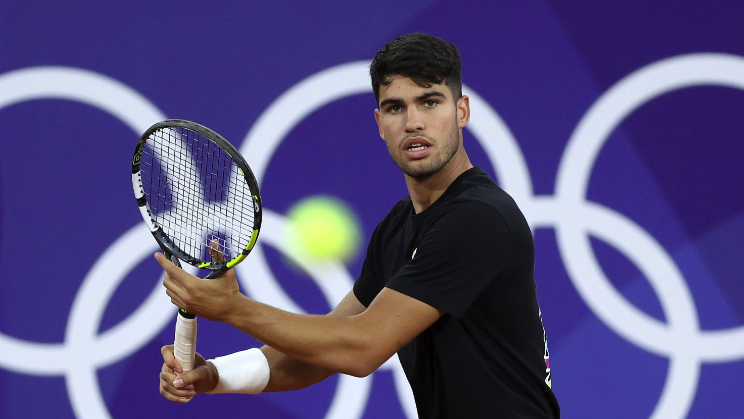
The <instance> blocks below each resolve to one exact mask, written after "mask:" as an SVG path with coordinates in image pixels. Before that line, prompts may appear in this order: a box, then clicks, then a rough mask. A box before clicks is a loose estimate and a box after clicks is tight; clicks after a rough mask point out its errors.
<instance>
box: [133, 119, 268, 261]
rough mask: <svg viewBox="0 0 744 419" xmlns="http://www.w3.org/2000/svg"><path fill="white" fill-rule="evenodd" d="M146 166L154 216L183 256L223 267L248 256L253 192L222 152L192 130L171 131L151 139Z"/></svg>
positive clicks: (158, 132) (237, 169) (226, 154)
mask: <svg viewBox="0 0 744 419" xmlns="http://www.w3.org/2000/svg"><path fill="white" fill-rule="evenodd" d="M141 166H142V171H143V184H144V185H145V197H146V198H147V202H148V205H149V206H150V211H151V212H152V214H153V216H154V218H155V221H156V222H157V223H158V224H159V225H160V226H161V227H162V228H163V231H164V232H165V234H166V235H168V236H169V237H170V238H171V240H173V242H174V244H176V246H178V247H179V248H180V249H181V250H182V251H184V252H185V253H187V254H188V255H190V256H192V257H194V258H195V259H198V260H201V261H204V262H210V261H212V259H216V260H215V261H216V262H223V261H229V260H231V259H233V258H235V257H237V256H238V255H239V254H241V253H242V252H243V251H244V250H245V248H246V247H247V245H248V243H250V240H251V238H252V233H253V226H254V225H255V224H254V220H255V214H254V206H253V198H252V195H253V192H252V191H251V189H250V186H249V185H248V183H247V182H246V180H245V177H244V175H243V174H242V173H241V172H240V169H239V168H238V166H237V165H236V164H235V163H234V162H233V160H232V158H231V157H230V156H229V154H228V153H227V152H225V151H224V150H223V149H222V148H221V147H219V146H218V145H217V144H215V143H214V142H212V141H210V140H209V139H208V138H205V137H203V136H201V135H199V134H198V133H195V132H192V131H190V130H187V129H183V128H178V129H175V128H166V129H162V130H158V131H155V132H154V133H153V134H152V135H150V137H149V138H148V140H147V144H146V147H145V151H144V152H143V158H142V162H141ZM210 248H211V249H212V250H213V251H217V252H218V255H217V257H216V258H213V257H210Z"/></svg>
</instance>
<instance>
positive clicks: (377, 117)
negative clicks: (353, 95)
mask: <svg viewBox="0 0 744 419" xmlns="http://www.w3.org/2000/svg"><path fill="white" fill-rule="evenodd" d="M375 121H377V129H379V130H380V138H382V139H383V140H384V139H385V134H383V132H382V125H380V110H379V109H375Z"/></svg>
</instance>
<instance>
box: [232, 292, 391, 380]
mask: <svg viewBox="0 0 744 419" xmlns="http://www.w3.org/2000/svg"><path fill="white" fill-rule="evenodd" d="M227 312H228V313H229V314H228V315H227V317H226V318H225V319H221V320H222V321H224V322H225V323H228V324H230V325H232V326H234V327H236V328H238V329H239V330H241V331H243V332H245V333H247V334H249V335H251V336H253V337H254V338H256V339H258V340H259V341H261V342H263V343H265V344H266V345H268V346H270V347H271V348H273V349H275V350H276V351H278V352H281V353H282V354H286V355H287V356H289V357H290V358H294V359H295V360H296V361H299V362H301V363H305V364H310V365H311V366H315V367H319V368H320V370H321V371H324V372H323V373H319V372H318V371H316V370H310V371H306V373H307V375H308V377H312V378H310V379H308V381H312V380H313V379H318V378H317V377H320V376H321V375H324V374H327V375H325V377H327V376H328V375H330V374H331V373H335V372H340V373H344V374H349V375H355V376H363V375H367V374H369V373H370V372H371V371H372V370H374V369H375V367H376V366H377V365H379V364H382V362H384V361H385V360H386V359H387V358H384V359H379V360H377V359H376V358H378V357H376V356H375V355H374V354H375V353H376V352H377V351H370V350H369V349H370V347H371V346H372V343H373V342H371V341H370V339H369V336H370V335H371V334H370V333H369V330H366V332H365V327H364V326H363V325H361V324H360V320H359V319H358V316H328V315H326V316H323V315H320V316H319V315H300V314H294V313H289V312H286V311H283V310H279V309H277V308H274V307H271V306H267V305H265V304H262V303H259V302H256V301H253V300H250V299H248V298H247V297H244V296H241V297H240V298H239V299H238V300H236V301H233V302H232V307H231V309H230V310H229V311H227ZM394 351H395V350H394V349H393V350H392V351H391V354H392V352H394ZM380 358H382V357H380ZM275 362H277V363H278V364H281V363H283V362H287V363H288V364H285V365H282V368H284V369H286V370H287V371H291V370H292V368H294V367H298V366H297V365H293V364H292V361H289V360H286V359H283V358H281V357H279V358H277V359H275ZM272 373H273V370H272ZM316 374H317V375H316ZM325 377H323V378H325ZM320 379H322V378H320ZM320 379H318V381H320ZM291 380H293V378H290V379H289V380H288V381H291ZM281 381H282V380H281V379H278V380H277V384H278V385H277V387H279V388H281V387H283V386H282V385H280V384H279V383H280V382H281ZM316 382H317V381H316Z"/></svg>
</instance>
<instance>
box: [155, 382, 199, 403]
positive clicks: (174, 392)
mask: <svg viewBox="0 0 744 419" xmlns="http://www.w3.org/2000/svg"><path fill="white" fill-rule="evenodd" d="M160 394H161V395H162V396H163V397H165V398H166V399H168V400H170V401H172V402H176V403H187V402H188V401H189V400H191V398H192V397H194V396H195V395H196V392H195V391H194V389H193V387H191V388H183V389H179V388H176V387H174V386H173V384H172V383H171V382H170V380H168V379H165V378H164V377H162V376H161V377H160Z"/></svg>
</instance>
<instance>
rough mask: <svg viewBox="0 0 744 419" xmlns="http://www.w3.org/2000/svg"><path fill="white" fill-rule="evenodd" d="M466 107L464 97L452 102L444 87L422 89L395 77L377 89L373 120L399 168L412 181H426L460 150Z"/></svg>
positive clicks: (467, 115) (466, 112)
mask: <svg viewBox="0 0 744 419" xmlns="http://www.w3.org/2000/svg"><path fill="white" fill-rule="evenodd" d="M467 106H468V99H467V97H465V96H463V97H462V98H460V99H459V100H458V101H457V102H455V101H454V100H453V98H452V92H451V91H450V90H449V88H448V87H447V86H446V85H444V84H434V85H432V86H431V87H421V86H419V85H417V84H416V83H414V82H413V80H411V79H410V78H408V77H403V76H397V75H396V76H393V77H392V82H391V83H390V84H387V85H381V86H380V108H379V109H377V110H375V119H376V120H377V125H378V126H379V129H380V137H382V139H383V140H385V142H386V143H387V148H388V152H389V153H390V156H391V157H392V158H393V160H394V161H395V163H396V164H397V165H398V167H400V168H401V170H403V172H404V173H405V174H406V175H408V176H410V177H412V178H415V179H425V178H427V177H429V176H431V175H432V174H434V173H436V172H438V171H439V170H440V169H441V168H442V167H444V166H445V165H446V164H447V163H449V162H450V160H452V157H453V156H455V154H456V153H457V151H458V149H460V147H461V138H460V137H461V136H460V129H461V128H462V127H464V126H465V124H467V120H468V117H469V109H466V108H467Z"/></svg>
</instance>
